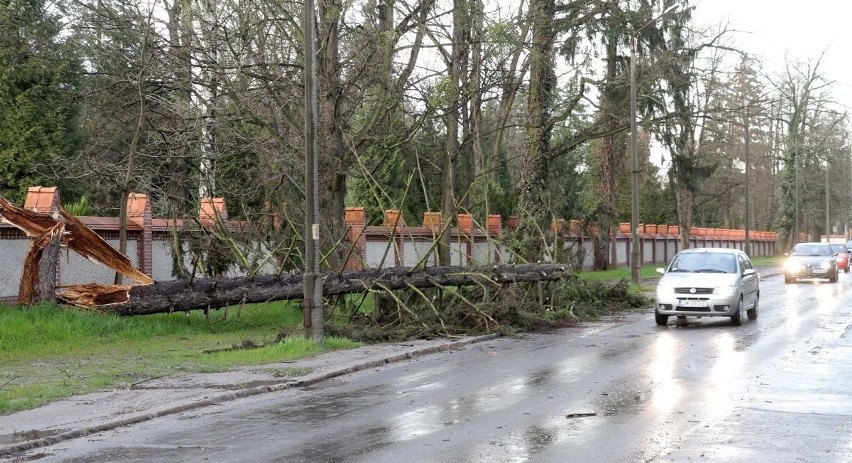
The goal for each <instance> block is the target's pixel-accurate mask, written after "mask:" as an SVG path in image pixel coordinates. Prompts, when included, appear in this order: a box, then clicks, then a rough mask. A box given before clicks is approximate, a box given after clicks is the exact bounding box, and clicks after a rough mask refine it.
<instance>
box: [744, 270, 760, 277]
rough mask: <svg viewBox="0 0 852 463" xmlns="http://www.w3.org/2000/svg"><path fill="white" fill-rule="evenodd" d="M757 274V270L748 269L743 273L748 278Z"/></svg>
mask: <svg viewBox="0 0 852 463" xmlns="http://www.w3.org/2000/svg"><path fill="white" fill-rule="evenodd" d="M755 273H757V270H755V269H753V268H747V269H745V271H743V276H744V277H747V276H749V275H754V274H755Z"/></svg>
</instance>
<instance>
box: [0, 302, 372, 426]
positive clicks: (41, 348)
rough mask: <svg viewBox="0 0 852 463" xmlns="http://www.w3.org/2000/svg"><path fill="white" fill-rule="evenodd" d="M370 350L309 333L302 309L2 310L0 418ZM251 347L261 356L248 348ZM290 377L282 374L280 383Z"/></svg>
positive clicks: (281, 306)
mask: <svg viewBox="0 0 852 463" xmlns="http://www.w3.org/2000/svg"><path fill="white" fill-rule="evenodd" d="M359 345H361V344H360V343H356V342H353V341H350V340H348V339H344V338H338V337H326V338H325V339H324V342H323V345H321V346H320V345H317V344H316V343H314V342H313V341H310V340H306V339H305V338H304V336H303V333H302V308H301V305H300V304H298V303H293V302H289V303H288V302H275V303H267V304H254V305H247V306H245V307H243V308H242V309H240V310H236V309H234V308H231V309H230V310H227V311H226V310H217V311H211V312H210V314H209V316H208V317H205V316H204V314H203V312H201V311H193V312H190V313H187V314H185V313H172V314H158V315H148V316H142V317H118V316H115V315H110V314H103V313H99V312H91V311H82V310H76V309H75V310H69V309H63V308H59V307H57V306H52V305H39V306H34V307H20V306H16V307H8V308H3V309H2V310H0V414H9V413H12V412H15V411H19V410H24V409H30V408H34V407H38V406H40V405H43V404H45V403H48V402H51V401H54V400H57V399H60V398H63V397H68V396H73V395H79V394H86V393H90V392H94V391H98V390H105V389H112V388H119V387H127V386H129V385H131V384H134V383H137V382H140V381H144V380H146V379H150V378H156V377H161V376H168V375H174V374H181V373H203V372H220V371H227V370H228V369H231V368H234V367H236V366H245V365H260V364H268V363H275V362H281V361H286V360H293V359H297V358H303V357H307V356H310V355H315V354H317V353H320V352H323V351H329V350H337V349H346V348H351V347H357V346H359ZM247 347H251V348H247ZM290 373H293V374H303V373H304V372H301V373H300V372H287V371H283V370H282V371H280V372H276V374H279V375H280V376H287V375H289V374H290Z"/></svg>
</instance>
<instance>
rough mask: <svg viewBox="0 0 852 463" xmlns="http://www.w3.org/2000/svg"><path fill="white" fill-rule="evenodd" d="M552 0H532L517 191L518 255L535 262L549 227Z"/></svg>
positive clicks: (543, 246)
mask: <svg viewBox="0 0 852 463" xmlns="http://www.w3.org/2000/svg"><path fill="white" fill-rule="evenodd" d="M555 9H556V6H555V2H554V0H532V2H531V3H530V20H531V24H532V25H531V29H532V45H531V47H530V85H529V96H528V99H527V134H526V153H525V156H524V160H523V166H522V168H521V176H520V177H521V178H520V183H519V195H518V214H519V216H520V224H519V226H518V230H517V235H518V237H519V238H520V242H519V243H518V249H517V251H518V254H519V256H520V257H521V258H522V259H524V260H526V261H528V262H537V261H539V260H540V259H541V258H542V256H543V255H544V251H545V246H546V242H545V239H544V238H545V235H546V233H547V231H548V230H549V224H548V211H549V207H550V201H549V195H548V192H547V182H548V172H549V171H548V166H549V164H550V158H551V147H550V138H551V122H550V112H551V109H552V108H551V104H552V99H553V89H554V87H555V85H556V75H555V71H554V65H553V41H554V37H555V34H554V31H553V18H554V15H555Z"/></svg>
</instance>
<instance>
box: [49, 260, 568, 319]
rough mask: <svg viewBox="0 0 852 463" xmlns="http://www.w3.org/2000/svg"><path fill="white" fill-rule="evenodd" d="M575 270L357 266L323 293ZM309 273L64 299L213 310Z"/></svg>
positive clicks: (290, 291) (128, 309) (326, 282)
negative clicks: (372, 267) (367, 267)
mask: <svg viewBox="0 0 852 463" xmlns="http://www.w3.org/2000/svg"><path fill="white" fill-rule="evenodd" d="M569 275H571V273H570V272H569V271H568V270H567V268H566V267H565V266H564V265H559V264H529V265H496V266H482V267H427V268H425V269H411V268H390V269H370V270H352V271H346V272H341V273H328V274H323V275H322V278H321V280H320V281H322V284H323V295H324V296H334V295H341V294H350V293H358V292H363V291H394V290H403V289H410V288H436V287H442V286H468V285H480V286H495V287H496V286H501V285H505V284H509V283H521V282H537V281H558V280H562V279H564V278H566V277H568V276H569ZM302 284H303V275H302V274H301V273H296V274H284V275H282V276H275V275H260V276H256V277H254V278H248V277H238V278H223V279H198V280H194V281H188V280H172V281H162V282H156V283H154V284H151V285H137V286H123V287H122V286H116V285H112V286H97V285H82V286H71V287H66V288H61V289H60V291H59V294H58V295H59V298H60V299H62V300H64V301H66V302H68V303H70V304H74V305H78V306H81V307H91V308H96V309H98V310H102V311H107V312H110V313H116V314H119V315H145V314H154V313H164V312H172V311H187V310H196V309H205V310H206V309H212V308H219V307H226V306H230V305H237V304H241V303H256V302H269V301H277V300H291V299H302V297H303V296H304V289H303V287H302Z"/></svg>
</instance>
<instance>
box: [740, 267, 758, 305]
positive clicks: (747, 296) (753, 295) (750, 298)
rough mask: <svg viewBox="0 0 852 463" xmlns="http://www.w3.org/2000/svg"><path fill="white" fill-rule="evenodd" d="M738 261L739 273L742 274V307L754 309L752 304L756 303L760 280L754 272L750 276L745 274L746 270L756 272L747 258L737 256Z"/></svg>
mask: <svg viewBox="0 0 852 463" xmlns="http://www.w3.org/2000/svg"><path fill="white" fill-rule="evenodd" d="M739 261H740V272H742V285H743V306H745V308H746V309H750V308H752V307H754V304H755V303H756V302H757V297H758V290H759V288H760V278H759V276H758V274H757V272H756V271H755V272H754V273H752V274H750V275H746V274H745V272H746V270H749V269H752V270H756V269H755V268H754V265H752V263H751V260H750V259H749V258H748V256H746V255H745V254H739Z"/></svg>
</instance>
